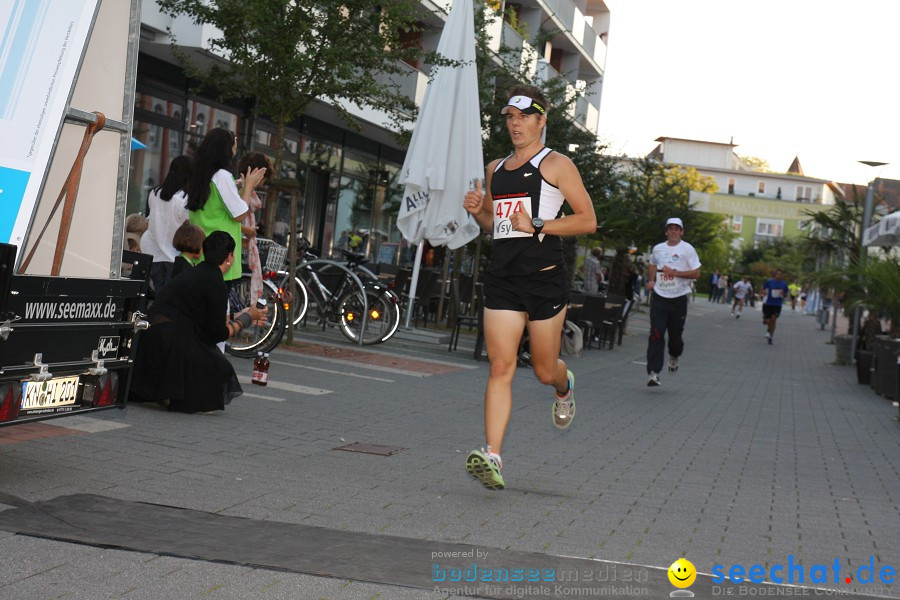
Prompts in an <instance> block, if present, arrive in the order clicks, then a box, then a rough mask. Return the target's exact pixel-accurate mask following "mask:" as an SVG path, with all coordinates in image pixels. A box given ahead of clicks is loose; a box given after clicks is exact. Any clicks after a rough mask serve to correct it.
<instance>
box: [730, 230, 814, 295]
mask: <svg viewBox="0 0 900 600" xmlns="http://www.w3.org/2000/svg"><path fill="white" fill-rule="evenodd" d="M735 268H736V270H737V271H738V272H739V273H740V274H741V275H748V276H750V277H754V278H757V279H759V278H763V279H768V278H769V277H771V276H772V275H773V274H774V273H775V270H776V269H781V271H782V273H784V279H785V280H786V281H788V282H796V283H799V284H801V285H803V284H805V283H808V280H809V278H810V277H811V275H812V273H813V271H814V269H815V258H814V257H812V256H810V255H809V254H808V253H807V252H806V247H805V243H804V241H803V240H799V239H791V238H777V239H775V240H773V241H771V242H764V243H760V244H758V245H756V246H753V245H748V246H745V247H744V248H742V250H741V255H740V258H739V259H738V262H737V264H736V265H735Z"/></svg>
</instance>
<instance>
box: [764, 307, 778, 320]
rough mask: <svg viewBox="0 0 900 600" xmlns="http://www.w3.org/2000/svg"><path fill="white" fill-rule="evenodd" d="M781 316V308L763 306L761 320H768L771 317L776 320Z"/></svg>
mask: <svg viewBox="0 0 900 600" xmlns="http://www.w3.org/2000/svg"><path fill="white" fill-rule="evenodd" d="M780 315H781V306H776V305H774V304H763V320H765V319H769V318H771V317H775V318H776V319H777V318H778V317H779V316H780Z"/></svg>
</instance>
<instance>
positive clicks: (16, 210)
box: [0, 0, 99, 247]
mask: <svg viewBox="0 0 900 600" xmlns="http://www.w3.org/2000/svg"><path fill="white" fill-rule="evenodd" d="M98 2H99V0H12V1H11V2H0V140H3V143H2V144H0V242H2V243H9V244H16V245H17V246H19V247H21V246H22V242H23V239H24V237H25V233H26V230H27V228H28V225H29V222H30V221H31V218H32V214H33V212H34V207H35V203H36V202H37V198H38V193H39V192H40V188H41V181H42V180H43V178H44V175H45V173H46V172H47V168H48V166H49V163H50V159H51V157H52V155H53V144H54V142H55V141H56V138H57V136H58V134H59V130H60V127H62V120H63V116H64V115H65V111H66V105H67V103H68V100H69V96H70V94H71V92H72V87H73V85H74V82H75V78H76V75H77V71H78V65H79V62H80V61H81V56H82V54H83V53H84V48H85V45H86V43H87V38H88V33H89V32H90V30H91V23H92V21H93V18H94V13H95V12H96V9H97V4H98Z"/></svg>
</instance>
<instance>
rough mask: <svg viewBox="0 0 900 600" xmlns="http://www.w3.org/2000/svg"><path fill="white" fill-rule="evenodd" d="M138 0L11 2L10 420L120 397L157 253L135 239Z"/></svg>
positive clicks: (1, 87) (0, 149) (7, 187)
mask: <svg viewBox="0 0 900 600" xmlns="http://www.w3.org/2000/svg"><path fill="white" fill-rule="evenodd" d="M139 34H140V0H12V1H11V2H4V3H0V139H2V140H3V143H2V144H0V426H9V425H16V424H21V423H27V422H32V421H37V420H41V419H48V418H55V417H63V416H67V415H74V414H83V413H86V412H92V411H97V410H105V409H110V408H123V407H124V406H125V404H126V401H127V397H128V386H129V382H130V374H131V364H132V361H133V357H134V355H135V350H136V347H137V340H138V337H139V336H138V332H139V331H140V330H142V329H145V328H146V327H147V322H146V321H145V319H144V314H143V309H144V306H145V301H146V293H147V289H148V288H147V276H148V273H149V266H150V262H151V260H150V257H149V256H145V255H142V254H137V253H134V252H128V251H127V250H125V249H124V227H125V211H126V208H125V203H126V197H127V195H126V191H127V190H126V186H127V181H128V168H129V159H130V151H131V144H132V138H131V129H132V112H133V106H134V88H135V79H136V72H137V53H138V42H139Z"/></svg>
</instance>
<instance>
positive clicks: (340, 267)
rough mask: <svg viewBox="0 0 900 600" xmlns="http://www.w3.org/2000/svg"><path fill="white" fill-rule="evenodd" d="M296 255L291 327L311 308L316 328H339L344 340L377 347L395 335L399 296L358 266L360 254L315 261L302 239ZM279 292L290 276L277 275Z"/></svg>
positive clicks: (367, 270) (285, 285)
mask: <svg viewBox="0 0 900 600" xmlns="http://www.w3.org/2000/svg"><path fill="white" fill-rule="evenodd" d="M298 252H299V254H300V256H302V262H301V263H300V264H299V265H297V271H296V273H295V275H294V284H295V288H296V290H297V291H296V294H295V297H294V298H292V301H291V305H292V306H291V308H292V311H291V313H292V315H293V318H292V319H291V323H289V324H288V325H287V326H291V325H294V326H296V325H300V324H301V323H303V322H304V320H306V319H307V318H308V313H309V309H310V307H313V308H314V309H315V314H316V318H317V324H318V325H320V326H321V327H322V328H323V329H324V328H325V327H328V326H332V327H333V326H337V327H338V328H339V329H340V331H341V333H342V334H343V335H344V337H346V338H347V339H348V340H350V341H351V342H354V343H359V340H360V336H362V343H363V344H365V345H370V344H379V343H382V342H385V341H387V340H388V339H390V338H391V336H393V335H394V333H395V332H396V331H397V328H398V327H399V325H400V297H399V296H398V295H397V294H396V293H395V292H394V291H393V290H391V289H390V288H389V287H388V286H386V285H384V284H383V283H381V282H380V281H379V280H378V277H377V276H376V275H375V274H374V273H372V271H370V270H369V269H368V268H366V267H365V266H364V265H363V264H362V263H363V262H364V261H365V260H366V258H365V255H364V254H360V253H356V252H349V251H346V250H345V251H343V255H344V258H345V260H346V262H339V261H335V260H330V259H324V258H318V257H316V256H315V255H314V254H313V253H312V252H310V248H309V242H308V241H307V240H306V239H301V240H300V243H299V245H298ZM278 276H279V277H280V280H279V286H278V287H279V288H281V289H286V287H287V283H288V277H289V274H288V272H287V271H286V270H285V271H279V272H278Z"/></svg>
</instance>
